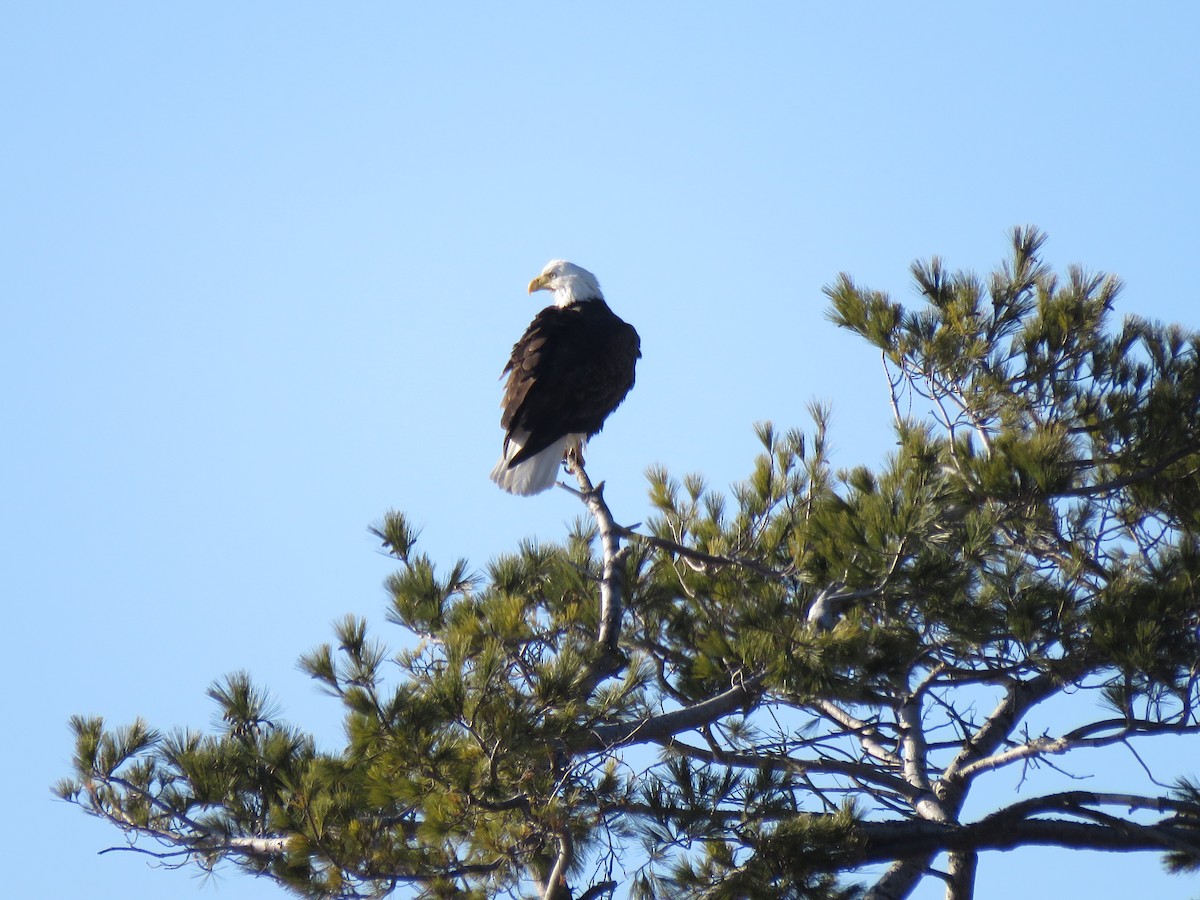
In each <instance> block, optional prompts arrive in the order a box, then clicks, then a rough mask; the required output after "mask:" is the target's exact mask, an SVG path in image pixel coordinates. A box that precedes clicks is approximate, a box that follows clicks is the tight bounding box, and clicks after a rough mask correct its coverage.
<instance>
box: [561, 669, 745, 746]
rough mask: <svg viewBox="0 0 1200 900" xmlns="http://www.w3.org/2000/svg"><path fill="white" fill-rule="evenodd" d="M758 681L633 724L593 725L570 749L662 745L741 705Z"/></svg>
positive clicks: (738, 685) (741, 684)
mask: <svg viewBox="0 0 1200 900" xmlns="http://www.w3.org/2000/svg"><path fill="white" fill-rule="evenodd" d="M762 680H763V676H762V675H755V676H753V677H751V678H747V679H745V680H744V681H742V682H740V683H738V684H735V685H734V686H733V687H731V688H729V690H727V691H725V692H723V693H720V694H717V695H716V696H715V697H710V698H709V699H708V700H705V701H703V702H701V703H696V704H694V705H692V706H685V707H683V708H682V709H676V710H672V711H671V712H668V713H661V714H659V715H657V716H648V717H646V718H644V719H641V720H639V721H637V722H614V723H613V724H611V725H596V726H594V727H593V728H592V730H591V732H590V733H589V734H587V735H586V736H585V737H584V739H583V740H581V741H579V742H577V743H575V744H574V745H573V747H572V749H573V750H574V751H575V752H577V753H587V752H593V751H596V750H608V749H610V748H612V747H616V746H632V745H634V744H649V743H656V742H662V741H664V740H666V739H667V738H670V737H673V736H675V735H677V734H682V733H684V732H685V731H691V730H692V729H695V728H699V727H701V726H702V725H708V724H711V723H712V722H715V721H717V720H718V719H720V718H721V717H722V716H727V715H729V714H730V713H732V712H733V711H734V710H735V709H738V708H739V707H742V706H745V705H746V704H747V703H748V702H750V701H751V700H752V699H753V698H754V697H755V696H756V695H757V693H758V687H759V685H760V684H761V683H762Z"/></svg>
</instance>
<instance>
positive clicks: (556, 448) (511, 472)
mask: <svg viewBox="0 0 1200 900" xmlns="http://www.w3.org/2000/svg"><path fill="white" fill-rule="evenodd" d="M528 437H529V435H528V434H522V433H520V432H517V433H514V434H512V435H510V436H509V437H508V439H507V440H505V442H504V455H503V456H501V457H500V460H499V461H498V462H497V463H496V465H495V467H494V468H493V469H492V481H494V482H496V484H498V485H500V487H502V488H503V489H504V490H506V491H508V492H509V493H510V494H519V495H520V496H522V497H529V496H531V495H533V494H540V493H541V492H542V491H545V490H549V489H550V488H552V487H554V482H555V481H557V480H558V466H559V464H560V463H561V462H562V459H563V454H565V453H566V451H567V447H568V446H573V445H574V444H575V443H576V442H577V441H579V440H580V439H581V438H583V437H584V436H583V435H579V434H567V435H563V437H562V438H560V439H559V440H557V441H555V442H554V443H553V444H551V445H550V446H549V447H547V448H546V449H545V450H542V451H540V452H539V453H536V454H534V455H533V456H531V457H530V458H529V459H526V460H523V461H522V462H519V463H517V464H516V465H515V466H511V467H510V466H509V463H510V462H511V461H512V459H513V458H514V457H515V456H516V455H517V454H518V453H520V452H521V448H522V447H524V446H525V441H526V440H527V439H528Z"/></svg>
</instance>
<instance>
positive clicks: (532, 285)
mask: <svg viewBox="0 0 1200 900" xmlns="http://www.w3.org/2000/svg"><path fill="white" fill-rule="evenodd" d="M550 278H551V276H550V275H546V274H542V275H539V276H538V277H537V278H535V279H533V281H531V282H529V293H531V294H532V293H533V292H534V291H544V290H546V285H547V284H549V283H550Z"/></svg>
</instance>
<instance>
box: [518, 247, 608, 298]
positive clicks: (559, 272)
mask: <svg viewBox="0 0 1200 900" xmlns="http://www.w3.org/2000/svg"><path fill="white" fill-rule="evenodd" d="M534 291H553V292H554V305H555V306H570V305H571V304H572V303H577V302H578V301H580V300H603V299H604V295H603V294H602V293H600V282H599V281H597V280H596V276H595V275H593V274H592V273H591V272H589V271H588V270H587V269H582V268H580V267H579V266H577V265H575V263H569V262H567V261H566V260H565V259H552V260H550V262H548V263H546V268H544V269H542V274H541V275H539V276H538V277H537V278H535V279H533V281H531V282H529V293H531V294H532V293H533V292H534Z"/></svg>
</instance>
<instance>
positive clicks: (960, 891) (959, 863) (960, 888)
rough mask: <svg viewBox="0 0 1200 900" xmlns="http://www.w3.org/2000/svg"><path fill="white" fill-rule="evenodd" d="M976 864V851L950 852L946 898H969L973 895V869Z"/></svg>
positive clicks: (958, 899)
mask: <svg viewBox="0 0 1200 900" xmlns="http://www.w3.org/2000/svg"><path fill="white" fill-rule="evenodd" d="M978 865H979V854H978V853H951V854H950V861H949V869H950V879H949V881H947V882H946V900H971V898H973V897H974V896H975V869H976V867H977V866H978Z"/></svg>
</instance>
